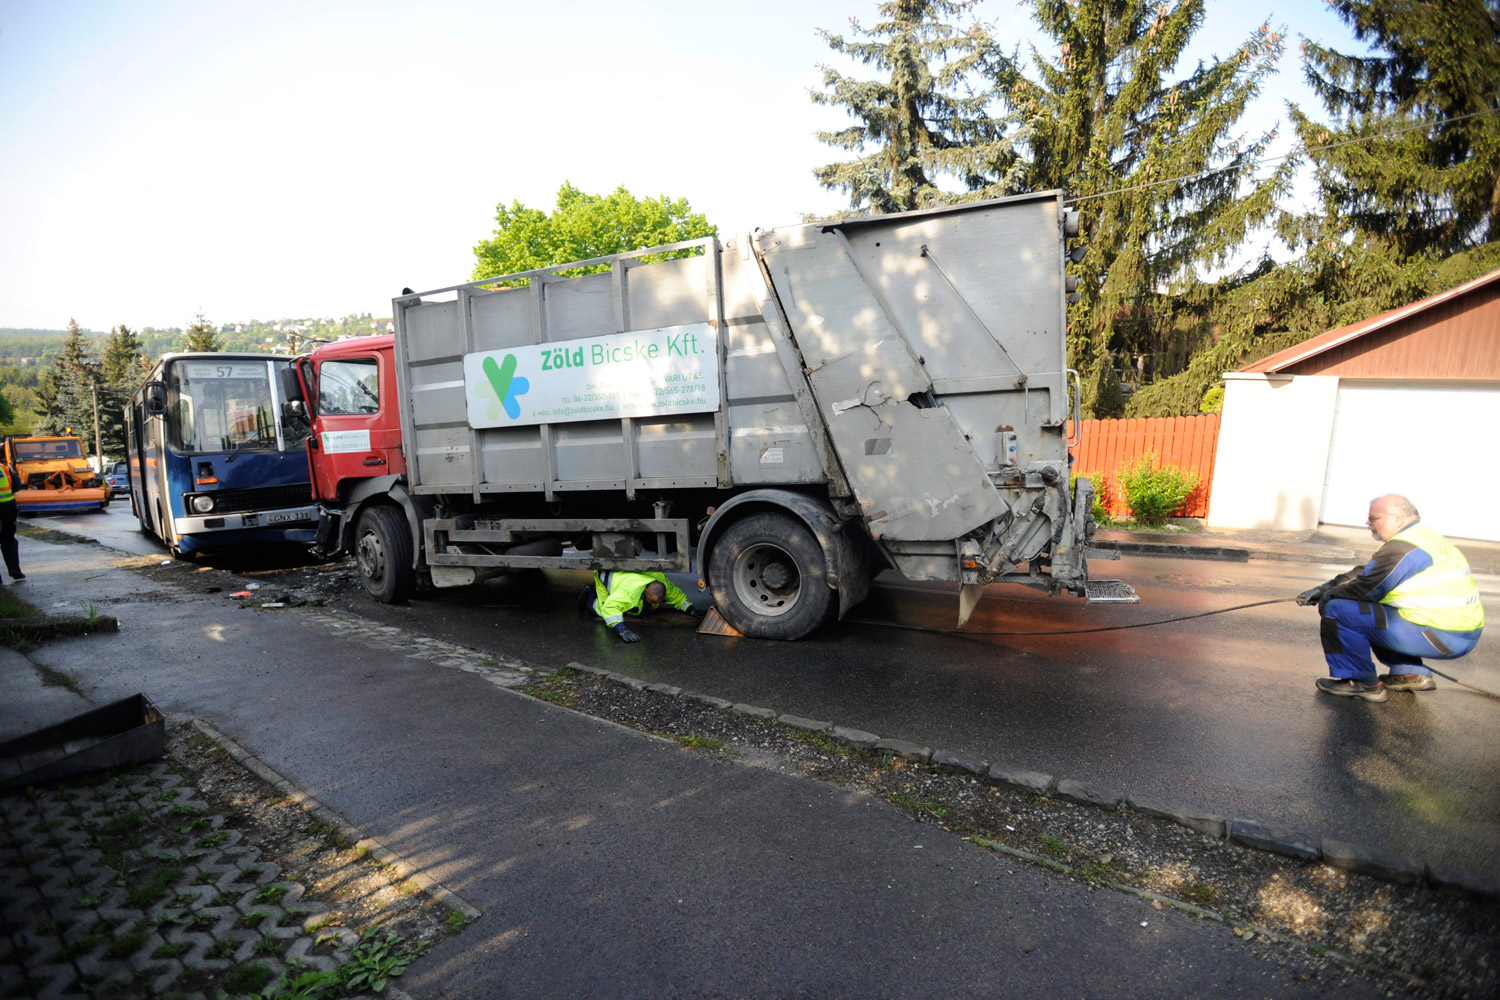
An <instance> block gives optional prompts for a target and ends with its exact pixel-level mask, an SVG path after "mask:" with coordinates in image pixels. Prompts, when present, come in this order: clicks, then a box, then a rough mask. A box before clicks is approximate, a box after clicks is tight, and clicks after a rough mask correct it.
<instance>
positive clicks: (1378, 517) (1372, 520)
mask: <svg viewBox="0 0 1500 1000" xmlns="http://www.w3.org/2000/svg"><path fill="white" fill-rule="evenodd" d="M1395 516H1396V515H1395V514H1371V515H1370V516H1369V517H1367V518H1365V523H1366V524H1374V523H1375V522H1376V521H1381V520H1384V519H1385V518H1387V517H1395Z"/></svg>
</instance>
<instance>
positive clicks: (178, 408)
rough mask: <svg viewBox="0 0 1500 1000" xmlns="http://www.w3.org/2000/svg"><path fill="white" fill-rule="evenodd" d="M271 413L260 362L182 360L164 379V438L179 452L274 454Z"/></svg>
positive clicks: (265, 366)
mask: <svg viewBox="0 0 1500 1000" xmlns="http://www.w3.org/2000/svg"><path fill="white" fill-rule="evenodd" d="M276 409H277V408H276V406H275V405H274V400H273V398H272V395H271V367H270V364H269V363H268V362H265V361H229V360H226V361H184V362H182V363H179V364H176V365H173V366H172V369H171V374H170V376H169V377H168V379H167V417H168V419H167V424H168V440H169V441H170V443H171V445H172V447H173V448H174V449H175V450H177V451H179V452H187V453H194V452H221V451H236V452H239V451H275V450H277V440H276V431H277V413H276ZM305 436H306V435H305V433H303V434H294V435H292V437H293V438H295V440H292V439H290V438H289V439H288V440H287V441H286V447H288V448H293V447H298V446H299V445H300V444H301V439H302V437H305Z"/></svg>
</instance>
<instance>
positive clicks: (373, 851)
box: [188, 718, 484, 920]
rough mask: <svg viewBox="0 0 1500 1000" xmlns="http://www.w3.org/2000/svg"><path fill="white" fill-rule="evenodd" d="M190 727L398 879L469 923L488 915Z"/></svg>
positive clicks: (251, 759)
mask: <svg viewBox="0 0 1500 1000" xmlns="http://www.w3.org/2000/svg"><path fill="white" fill-rule="evenodd" d="M188 724H189V725H191V726H192V727H193V728H194V729H196V730H198V732H200V733H202V734H203V735H204V736H206V737H207V738H208V739H210V740H213V741H214V742H215V743H217V744H218V745H219V746H221V747H223V748H224V751H225V752H226V753H228V754H229V756H230V757H231V758H233V759H234V760H235V762H236V763H238V764H239V765H240V766H242V767H244V768H245V770H247V771H249V772H250V773H251V774H254V775H255V776H256V777H257V778H260V779H261V780H262V781H264V782H265V783H266V784H268V785H270V786H271V787H272V788H275V789H276V790H277V791H278V792H280V793H281V794H283V795H285V796H287V797H288V798H290V799H291V800H292V801H294V802H296V803H297V804H298V805H300V806H301V807H302V808H303V809H304V810H305V811H306V812H307V813H308V815H310V816H312V817H313V818H314V819H316V820H318V822H320V823H327V824H329V825H331V826H332V827H333V828H334V829H336V830H337V831H338V832H339V834H340V836H342V837H344V838H345V839H346V840H348V841H349V843H350V844H351V845H353V847H354V848H355V850H362V851H364V852H365V853H366V854H368V855H369V856H370V857H371V858H373V859H375V861H376V862H378V863H379V864H381V865H384V866H386V867H387V868H388V869H389V870H390V871H391V872H392V873H393V874H394V875H395V876H396V877H397V878H398V879H400V880H401V881H403V882H415V883H416V884H417V885H418V886H420V887H421V888H422V891H423V892H426V893H427V894H428V895H429V896H431V897H432V898H433V899H434V900H436V901H437V902H438V903H441V904H442V905H443V906H446V907H448V908H449V909H452V910H457V911H458V912H459V913H462V914H463V915H464V917H465V918H466V919H468V920H477V919H479V918H480V917H481V916H483V915H484V914H483V913H482V912H481V911H480V910H479V908H478V907H476V906H473V905H472V904H470V903H469V901H468V900H466V899H464V898H463V897H462V896H460V895H459V894H458V893H456V892H454V891H453V890H451V889H449V888H448V887H447V886H445V885H443V884H442V883H441V882H439V881H438V880H437V879H435V878H433V877H432V876H431V875H428V874H427V873H426V872H425V871H423V870H422V869H421V868H418V867H417V866H415V865H413V864H412V863H411V862H409V861H407V860H406V858H404V857H402V856H401V855H399V854H397V853H396V852H395V851H393V850H391V849H390V848H389V847H387V846H386V845H385V844H383V843H382V842H380V841H379V840H377V839H375V838H374V837H366V836H363V835H362V834H361V832H360V831H359V830H358V829H357V828H355V827H354V826H353V825H352V824H350V823H349V822H348V821H347V820H345V819H344V817H342V816H340V815H339V814H338V813H336V812H334V811H333V810H332V809H331V808H329V807H328V806H326V805H324V804H323V803H321V802H319V801H318V800H317V799H315V798H313V797H312V796H311V795H308V794H307V793H306V792H304V791H303V790H301V789H300V788H298V787H297V786H295V785H293V784H292V783H291V782H290V781H288V780H287V779H286V778H284V777H282V776H281V775H280V774H279V773H277V772H276V771H275V770H274V769H273V768H271V767H270V765H268V764H266V762H265V761H263V760H261V759H260V758H259V757H256V756H255V755H254V754H252V753H251V752H250V751H248V750H246V749H245V748H244V747H242V746H240V745H239V744H238V743H236V742H235V741H234V740H232V739H230V738H229V737H228V736H225V735H224V734H223V733H221V732H220V731H219V730H218V729H216V728H215V727H214V726H213V725H211V724H210V723H207V722H204V721H203V720H202V719H197V718H194V719H189V720H188Z"/></svg>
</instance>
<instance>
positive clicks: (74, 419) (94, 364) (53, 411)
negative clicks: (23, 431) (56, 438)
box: [36, 319, 100, 446]
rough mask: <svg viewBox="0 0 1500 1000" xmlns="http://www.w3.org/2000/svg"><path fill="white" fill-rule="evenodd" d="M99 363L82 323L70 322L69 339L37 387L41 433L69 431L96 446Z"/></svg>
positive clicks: (38, 422)
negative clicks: (85, 336) (96, 400)
mask: <svg viewBox="0 0 1500 1000" xmlns="http://www.w3.org/2000/svg"><path fill="white" fill-rule="evenodd" d="M99 377H100V376H99V361H98V359H97V358H95V357H94V352H93V349H92V347H91V346H90V344H89V343H88V341H87V340H86V339H85V338H84V336H83V331H82V330H80V329H79V327H78V321H77V320H74V319H69V320H68V339H67V340H66V341H64V342H63V348H62V350H61V351H59V352H58V354H57V356H56V357H55V358H53V360H52V364H51V366H50V367H49V368H48V369H47V371H46V372H44V373H43V374H42V378H41V382H40V384H39V385H38V386H37V393H36V396H37V404H36V414H37V416H38V417H39V418H40V419H39V420H38V421H37V433H38V434H61V433H63V431H65V430H66V429H68V428H70V427H71V428H72V429H73V433H74V434H77V435H78V436H79V437H80V438H84V439H85V440H87V441H89V443H90V445H89V446H91V445H92V439H93V436H94V388H95V387H96V386H97V385H98V384H99Z"/></svg>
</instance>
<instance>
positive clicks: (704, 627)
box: [698, 608, 745, 638]
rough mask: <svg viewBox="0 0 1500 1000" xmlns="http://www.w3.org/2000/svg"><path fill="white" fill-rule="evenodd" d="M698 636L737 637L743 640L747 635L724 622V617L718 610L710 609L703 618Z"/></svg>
mask: <svg viewBox="0 0 1500 1000" xmlns="http://www.w3.org/2000/svg"><path fill="white" fill-rule="evenodd" d="M698 634H699V635H737V636H740V637H741V638H743V637H744V635H745V633H743V632H741V631H740V630H739V629H737V628H735V627H734V626H733V625H731V624H729V623H728V622H726V621H725V620H724V616H723V615H721V614H719V609H718V608H709V609H708V614H707V615H705V616H704V617H703V624H701V625H699V626H698Z"/></svg>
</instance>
